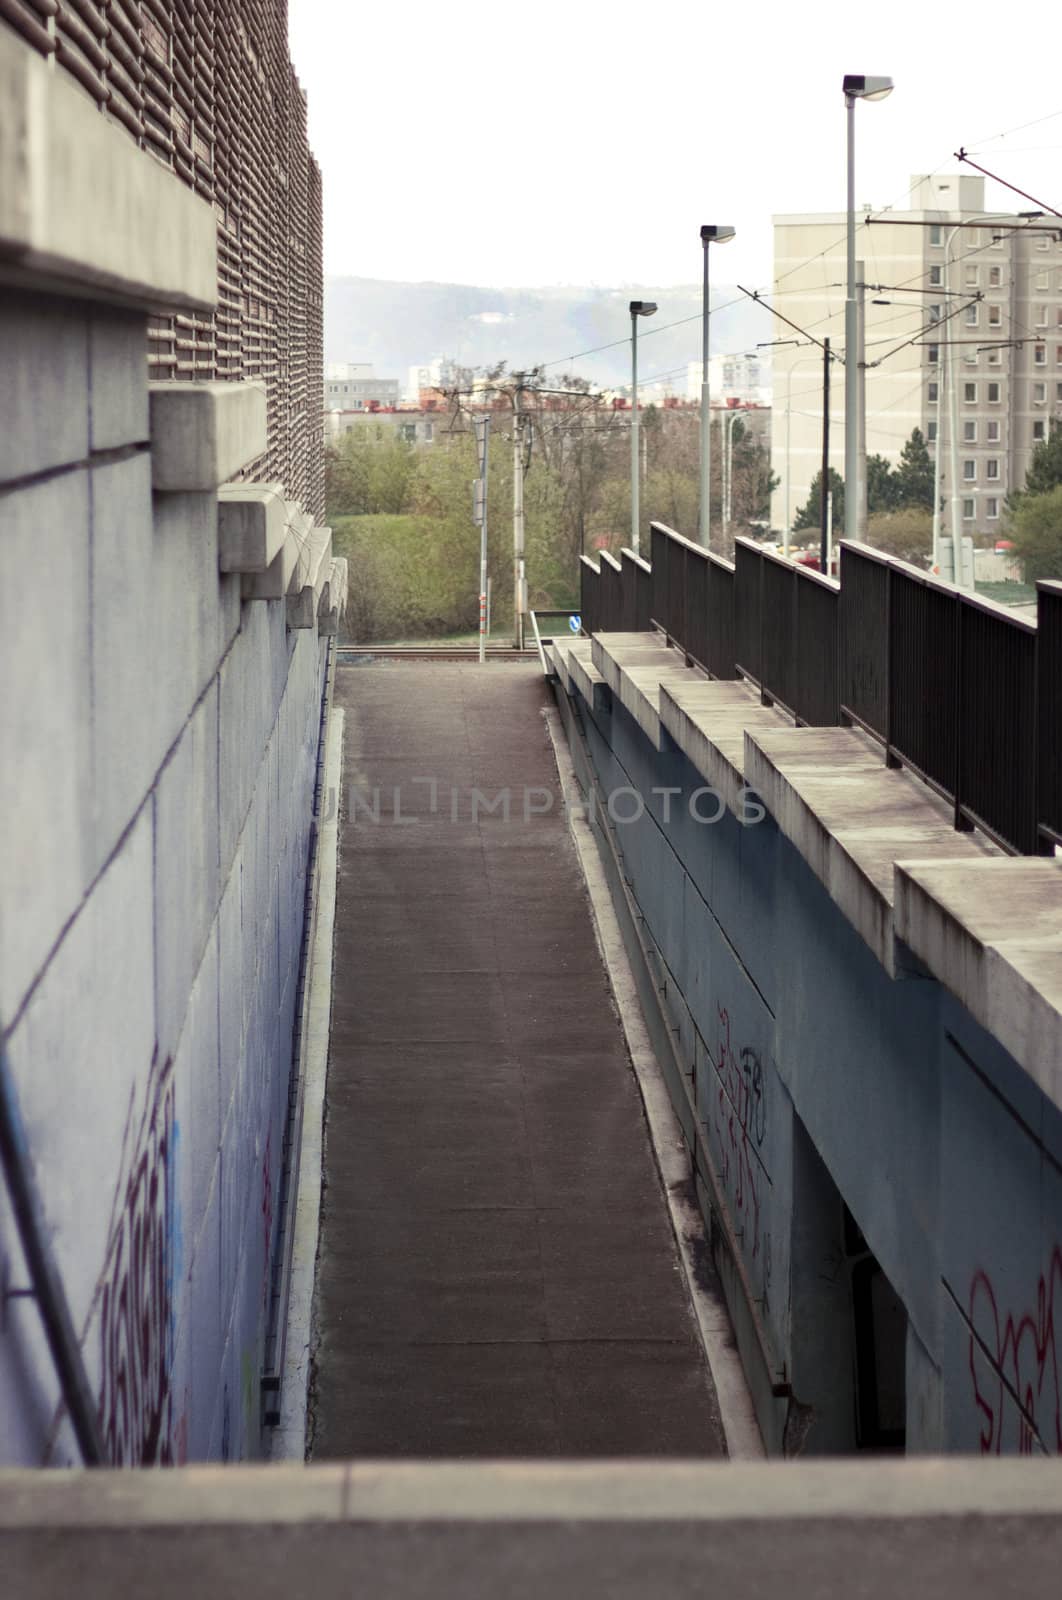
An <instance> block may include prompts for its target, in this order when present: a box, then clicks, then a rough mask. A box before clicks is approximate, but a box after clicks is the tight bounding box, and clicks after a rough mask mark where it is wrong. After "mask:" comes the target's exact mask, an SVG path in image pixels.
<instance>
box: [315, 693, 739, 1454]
mask: <svg viewBox="0 0 1062 1600" xmlns="http://www.w3.org/2000/svg"><path fill="white" fill-rule="evenodd" d="M335 694H336V700H337V702H338V703H339V704H340V705H342V706H343V707H344V708H345V715H346V749H345V752H344V785H345V786H346V787H347V790H348V792H347V794H346V796H345V800H344V805H343V810H342V813H341V821H340V863H339V889H338V903H337V912H336V949H335V979H334V991H333V1018H332V1042H331V1057H330V1067H329V1081H328V1097H327V1100H328V1104H327V1121H326V1128H325V1189H324V1197H323V1208H322V1227H321V1246H320V1257H319V1266H318V1281H317V1302H316V1316H317V1328H318V1348H317V1353H316V1371H315V1380H314V1387H313V1394H312V1399H311V1417H312V1423H311V1426H312V1441H313V1444H312V1448H313V1456H314V1458H315V1459H316V1460H326V1459H328V1460H331V1459H335V1458H337V1457H344V1456H378V1457H390V1458H394V1457H419V1456H428V1457H439V1456H478V1457H484V1456H488V1457H489V1456H494V1457H502V1458H510V1459H511V1458H513V1457H520V1456H536V1457H542V1456H559V1457H566V1456H570V1457H583V1458H585V1457H586V1456H588V1455H596V1454H605V1455H610V1456H620V1457H622V1456H627V1457H631V1456H643V1455H655V1456H676V1455H682V1456H703V1457H710V1456H717V1455H721V1454H723V1452H724V1448H725V1447H724V1441H723V1433H722V1428H721V1426H720V1423H719V1417H718V1406H717V1402H716V1398H715V1394H714V1390H713V1388H712V1383H711V1377H710V1374H709V1372H708V1368H707V1364H706V1362H705V1359H704V1354H703V1350H702V1348H701V1345H700V1343H699V1341H698V1338H697V1336H696V1330H695V1324H694V1321H693V1317H692V1313H691V1310H690V1306H689V1302H688V1298H687V1291H686V1287H685V1281H684V1278H683V1276H682V1273H681V1270H680V1266H679V1261H678V1256H677V1253H676V1249H675V1244H674V1238H673V1235H672V1232H671V1227H670V1223H669V1219H668V1215H667V1209H666V1203H665V1197H664V1194H663V1191H662V1188H661V1185H660V1179H659V1175H658V1173H657V1169H656V1165H655V1161H654V1158H653V1154H652V1150H651V1147H650V1143H649V1137H648V1130H647V1126H646V1122H645V1117H644V1111H643V1107H642V1103H641V1097H640V1095H639V1093H638V1090H637V1084H636V1081H635V1078H634V1075H633V1072H632V1069H631V1066H630V1062H629V1059H628V1056H627V1051H626V1046H625V1043H624V1040H623V1036H622V1033H621V1030H620V1026H619V1022H618V1019H617V1016H616V1013H615V1009H614V1005H613V1001H612V996H611V991H610V989H609V985H608V979H607V976H606V974H605V971H604V968H603V966H602V964H601V959H600V956H599V953H598V949H597V943H596V939H595V934H594V929H593V924H592V920H591V913H590V905H589V901H588V899H587V895H586V890H585V885H584V882H583V877H582V872H581V868H580V866H579V862H578V858H577V856H576V854H575V851H574V847H573V846H572V843H571V839H570V835H569V831H568V826H567V820H566V818H565V815H564V811H563V804H562V797H561V794H560V790H559V781H558V776H557V770H556V765H555V762H554V757H553V752H552V747H551V744H550V742H549V739H548V735H547V731H546V726H545V722H544V716H543V713H544V711H545V709H546V706H547V704H548V696H549V690H548V687H547V685H546V682H545V679H544V678H543V676H542V674H541V672H540V671H539V670H538V669H537V668H536V667H527V668H524V667H522V666H515V665H508V664H507V665H506V666H505V667H504V668H500V667H490V666H488V667H484V668H479V667H478V666H471V665H463V664H462V665H450V664H442V663H439V664H435V665H433V666H431V667H430V668H427V669H426V668H425V667H424V666H423V665H417V666H407V665H404V664H403V665H399V664H375V665H372V666H362V667H356V666H350V667H341V668H339V670H338V672H337V675H336V689H335ZM418 777H419V778H432V777H436V778H438V779H439V783H440V796H439V800H440V803H439V805H438V807H437V808H436V809H435V810H434V811H433V809H432V806H431V788H430V785H429V784H421V785H419V786H416V785H414V784H413V779H414V778H418ZM444 783H445V793H444V792H443V790H444ZM355 784H356V785H357V786H359V787H360V789H361V790H362V791H363V792H371V790H372V788H373V787H374V786H375V785H377V784H379V785H380V786H381V787H383V786H386V787H387V788H389V789H391V790H393V789H394V788H396V787H397V788H398V789H399V790H400V792H401V795H402V800H403V809H405V802H406V797H407V795H408V797H409V808H410V813H411V815H413V816H414V818H415V820H414V822H413V823H412V824H411V825H408V826H407V825H403V824H399V823H398V822H397V821H396V820H395V819H394V817H393V816H392V817H391V818H390V820H388V819H387V818H386V817H384V816H381V820H380V822H379V823H375V822H372V821H367V819H366V817H365V815H364V812H363V811H362V813H361V814H360V815H359V814H358V810H357V808H356V807H355V806H354V805H353V804H352V803H351V795H350V792H349V791H350V787H351V786H353V785H355ZM477 784H478V786H479V787H480V788H481V789H483V790H484V791H485V792H487V793H488V795H490V796H491V797H493V796H495V795H496V794H498V793H500V792H501V791H502V790H506V789H508V790H509V791H510V793H511V796H512V803H511V805H510V807H509V810H508V814H506V813H505V812H504V810H502V809H498V810H496V811H494V812H490V813H486V814H485V813H484V812H483V810H482V808H476V809H475V810H474V808H473V807H472V806H471V805H470V803H469V796H470V793H471V790H472V789H473V788H474V787H476V786H477ZM451 788H453V789H454V790H455V791H456V792H457V794H458V796H459V799H458V802H457V803H456V804H455V805H454V806H453V807H452V809H451V806H450V800H449V790H450V789H451ZM525 791H526V793H527V796H528V803H527V804H526V805H525V803H524V797H525ZM414 797H416V798H414ZM414 808H415V809H414Z"/></svg>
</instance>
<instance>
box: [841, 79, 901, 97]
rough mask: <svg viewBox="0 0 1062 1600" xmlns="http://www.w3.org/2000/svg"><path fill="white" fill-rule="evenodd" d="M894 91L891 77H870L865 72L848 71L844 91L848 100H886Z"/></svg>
mask: <svg viewBox="0 0 1062 1600" xmlns="http://www.w3.org/2000/svg"><path fill="white" fill-rule="evenodd" d="M892 91H893V82H892V79H891V78H868V77H867V76H866V75H865V74H864V73H857V72H846V73H845V75H844V93H845V98H846V99H847V100H884V99H886V98H887V97H888V96H889V95H890V94H891V93H892Z"/></svg>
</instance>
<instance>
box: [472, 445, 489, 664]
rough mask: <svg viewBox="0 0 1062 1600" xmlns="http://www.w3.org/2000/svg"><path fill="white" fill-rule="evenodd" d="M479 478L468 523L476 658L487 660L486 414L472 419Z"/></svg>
mask: <svg viewBox="0 0 1062 1600" xmlns="http://www.w3.org/2000/svg"><path fill="white" fill-rule="evenodd" d="M473 427H474V428H475V431H476V450H477V454H478V456H479V477H478V478H476V479H475V481H474V483H473V484H472V521H473V522H474V523H476V524H477V525H478V527H479V659H480V664H481V665H482V663H483V662H485V661H486V659H487V463H488V448H487V447H488V443H489V440H490V414H489V413H488V414H487V415H485V416H482V417H476V418H474V419H473Z"/></svg>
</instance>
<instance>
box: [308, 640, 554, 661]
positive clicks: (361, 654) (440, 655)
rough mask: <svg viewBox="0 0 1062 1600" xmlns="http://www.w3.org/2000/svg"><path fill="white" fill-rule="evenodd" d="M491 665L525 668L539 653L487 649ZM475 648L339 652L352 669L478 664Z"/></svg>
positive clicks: (355, 647) (425, 646) (343, 648)
mask: <svg viewBox="0 0 1062 1600" xmlns="http://www.w3.org/2000/svg"><path fill="white" fill-rule="evenodd" d="M486 655H487V660H488V661H519V662H523V663H524V664H525V665H526V664H527V663H528V662H530V661H537V660H538V651H537V650H535V649H530V650H514V649H513V647H512V645H488V646H487V652H486ZM478 659H479V649H478V647H477V646H476V645H449V644H423V645H386V644H384V645H376V644H366V645H340V646H339V648H338V650H337V651H336V660H337V661H338V663H339V665H340V666H342V665H344V664H346V665H348V666H349V665H353V664H355V663H357V662H365V661H478Z"/></svg>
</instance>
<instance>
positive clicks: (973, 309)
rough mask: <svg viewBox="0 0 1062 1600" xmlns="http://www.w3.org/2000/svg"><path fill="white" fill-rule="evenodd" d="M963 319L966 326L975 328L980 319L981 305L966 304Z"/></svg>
mask: <svg viewBox="0 0 1062 1600" xmlns="http://www.w3.org/2000/svg"><path fill="white" fill-rule="evenodd" d="M963 320H964V321H965V323H966V326H967V327H968V328H976V327H977V324H978V323H979V322H980V320H981V307H980V306H967V307H966V315H965V317H964V319H963Z"/></svg>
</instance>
